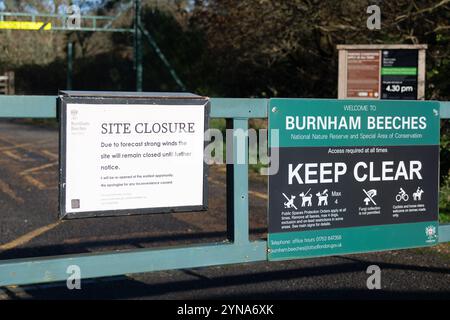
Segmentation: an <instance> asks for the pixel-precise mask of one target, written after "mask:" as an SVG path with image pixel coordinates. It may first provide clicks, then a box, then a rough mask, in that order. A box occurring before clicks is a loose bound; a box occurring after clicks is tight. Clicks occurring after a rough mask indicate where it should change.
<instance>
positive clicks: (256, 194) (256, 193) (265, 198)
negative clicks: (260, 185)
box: [248, 190, 269, 200]
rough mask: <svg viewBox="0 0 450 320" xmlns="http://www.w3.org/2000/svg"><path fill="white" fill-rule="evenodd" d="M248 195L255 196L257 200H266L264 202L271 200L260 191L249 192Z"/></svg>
mask: <svg viewBox="0 0 450 320" xmlns="http://www.w3.org/2000/svg"><path fill="white" fill-rule="evenodd" d="M248 194H251V195H253V196H255V197H257V198H261V199H264V200H267V199H269V197H268V196H267V194H265V193H261V192H258V191H253V190H249V191H248Z"/></svg>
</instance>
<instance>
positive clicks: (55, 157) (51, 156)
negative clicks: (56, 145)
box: [42, 150, 59, 159]
mask: <svg viewBox="0 0 450 320" xmlns="http://www.w3.org/2000/svg"><path fill="white" fill-rule="evenodd" d="M42 153H43V154H45V155H47V156H49V157H50V158H52V159H58V158H59V156H58V155H57V154H56V153H53V152H50V151H48V150H42Z"/></svg>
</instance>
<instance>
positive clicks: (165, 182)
mask: <svg viewBox="0 0 450 320" xmlns="http://www.w3.org/2000/svg"><path fill="white" fill-rule="evenodd" d="M64 108H65V109H64V112H63V114H64V116H65V119H64V124H65V126H64V130H65V132H63V133H62V134H64V140H63V142H64V143H63V148H62V149H63V151H64V155H63V157H64V168H62V169H64V172H63V174H64V178H65V179H64V180H65V185H64V190H63V191H64V206H63V208H62V209H64V214H71V215H77V214H80V215H81V213H90V214H93V215H95V213H96V212H111V213H112V214H114V213H115V212H120V213H122V214H126V213H125V212H131V213H132V211H128V210H144V211H147V212H170V211H185V210H186V211H191V210H194V209H199V210H201V209H202V208H203V207H204V205H205V199H204V191H205V185H204V184H205V166H204V162H203V148H204V138H203V137H204V131H205V129H206V128H205V125H207V121H206V115H207V112H206V108H207V101H205V100H203V101H197V102H196V103H195V104H193V102H190V103H188V104H181V103H180V104H175V103H173V102H172V103H171V104H150V103H149V104H142V103H140V104H132V103H127V104H120V103H118V104H105V103H102V104H92V103H81V102H79V103H72V102H71V103H68V102H67V103H65V104H64ZM183 209H185V210H183ZM142 213H144V212H142Z"/></svg>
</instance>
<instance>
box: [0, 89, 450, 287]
mask: <svg viewBox="0 0 450 320" xmlns="http://www.w3.org/2000/svg"><path fill="white" fill-rule="evenodd" d="M55 106H56V96H0V118H54V117H56V107H55ZM267 106H268V99H228V98H213V99H211V117H213V118H227V119H232V123H233V129H235V130H237V129H242V130H247V129H248V119H249V118H266V117H267ZM441 118H442V119H448V118H450V103H449V102H441ZM233 142H236V141H233ZM238 146H239V144H238V143H233V158H234V164H233V179H232V180H231V181H232V182H233V187H232V188H233V189H232V190H233V195H232V201H233V209H234V210H233V211H232V212H231V213H232V215H233V219H230V221H232V223H231V225H230V224H229V225H228V227H231V228H233V230H232V232H231V233H232V234H233V239H232V240H233V241H232V242H224V243H210V244H203V245H193V246H186V247H180V248H177V247H169V248H160V249H137V250H126V251H112V252H107V253H89V254H76V255H62V256H54V257H30V258H25V259H9V260H2V261H0V286H8V285H24V284H32V283H44V282H53V281H64V280H66V279H67V277H68V276H69V275H68V274H67V273H66V270H67V268H68V266H70V265H74V264H76V265H77V266H79V267H80V268H81V276H82V278H83V279H87V278H95V277H106V276H114V275H123V274H129V273H140V272H150V271H161V270H171V269H183V268H195V267H205V266H213V265H223V264H232V263H244V262H255V261H265V260H267V242H266V241H249V225H248V224H249V212H248V161H246V163H244V164H236V156H237V148H238ZM244 151H245V154H247V155H248V152H247V151H248V142H247V143H246V144H245V150H244ZM229 214H230V213H229ZM449 241H450V224H444V225H440V226H439V242H449Z"/></svg>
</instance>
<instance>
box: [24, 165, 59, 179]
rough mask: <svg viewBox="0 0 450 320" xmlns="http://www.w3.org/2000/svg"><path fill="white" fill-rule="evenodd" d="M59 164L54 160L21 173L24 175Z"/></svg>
mask: <svg viewBox="0 0 450 320" xmlns="http://www.w3.org/2000/svg"><path fill="white" fill-rule="evenodd" d="M57 164H58V162H52V163H46V164H43V165H41V166H38V167H34V168H29V169H26V170H23V171H22V172H21V173H20V175H21V176H23V175H26V174H30V173H33V172H36V171H40V170H43V169H47V168H50V167H53V166H54V165H57Z"/></svg>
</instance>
